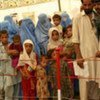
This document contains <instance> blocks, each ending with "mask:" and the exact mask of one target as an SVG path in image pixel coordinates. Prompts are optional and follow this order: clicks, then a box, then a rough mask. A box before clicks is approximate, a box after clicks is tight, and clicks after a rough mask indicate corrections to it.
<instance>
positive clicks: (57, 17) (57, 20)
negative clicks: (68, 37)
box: [52, 14, 62, 35]
mask: <svg viewBox="0 0 100 100" xmlns="http://www.w3.org/2000/svg"><path fill="white" fill-rule="evenodd" d="M52 19H53V23H54V27H56V28H57V29H58V30H59V32H60V35H62V26H61V25H60V24H61V16H60V15H58V14H55V15H54V16H53V17H52Z"/></svg>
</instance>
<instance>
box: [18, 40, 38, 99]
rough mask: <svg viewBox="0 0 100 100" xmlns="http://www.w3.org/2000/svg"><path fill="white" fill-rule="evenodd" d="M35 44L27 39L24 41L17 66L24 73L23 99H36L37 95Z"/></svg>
mask: <svg viewBox="0 0 100 100" xmlns="http://www.w3.org/2000/svg"><path fill="white" fill-rule="evenodd" d="M33 48H34V44H33V42H32V41H31V40H29V39H27V40H25V41H24V43H23V52H22V53H21V54H20V57H19V62H18V66H17V68H18V69H19V70H20V72H21V74H22V92H23V100H35V96H36V72H35V69H36V66H37V61H36V54H35V53H34V52H33Z"/></svg>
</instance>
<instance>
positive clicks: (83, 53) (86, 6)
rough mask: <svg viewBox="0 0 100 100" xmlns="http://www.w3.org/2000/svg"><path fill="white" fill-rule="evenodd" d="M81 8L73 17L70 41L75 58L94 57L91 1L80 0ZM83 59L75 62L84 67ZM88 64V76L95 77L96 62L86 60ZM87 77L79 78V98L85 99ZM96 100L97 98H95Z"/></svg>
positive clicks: (96, 42)
mask: <svg viewBox="0 0 100 100" xmlns="http://www.w3.org/2000/svg"><path fill="white" fill-rule="evenodd" d="M81 2H82V8H83V10H82V11H81V12H80V14H79V15H77V16H76V17H75V18H74V19H73V36H72V41H73V43H74V47H75V52H76V59H85V58H89V57H95V53H96V52H97V51H98V40H97V37H96V28H95V25H94V23H93V19H94V13H93V1H92V0H81ZM83 62H84V60H78V61H77V64H78V65H79V66H80V67H81V68H84V66H83ZM87 63H88V66H89V77H90V78H93V80H94V78H95V77H96V67H97V66H96V65H97V64H96V62H95V61H89V60H88V61H87ZM88 80H89V79H81V78H80V79H79V85H80V100H87V90H86V82H87V81H88ZM96 100H98V99H96Z"/></svg>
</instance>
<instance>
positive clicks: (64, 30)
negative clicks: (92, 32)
mask: <svg viewBox="0 0 100 100" xmlns="http://www.w3.org/2000/svg"><path fill="white" fill-rule="evenodd" d="M68 28H72V24H70V25H68V26H67V27H66V28H63V35H62V37H63V38H64V35H65V32H66V31H67V29H68Z"/></svg>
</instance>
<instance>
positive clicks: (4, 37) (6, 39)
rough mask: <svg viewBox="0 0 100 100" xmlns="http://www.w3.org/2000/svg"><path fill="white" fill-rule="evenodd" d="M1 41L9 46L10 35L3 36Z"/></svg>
mask: <svg viewBox="0 0 100 100" xmlns="http://www.w3.org/2000/svg"><path fill="white" fill-rule="evenodd" d="M0 40H1V42H2V43H3V44H7V43H8V35H7V34H2V35H1V37H0Z"/></svg>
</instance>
